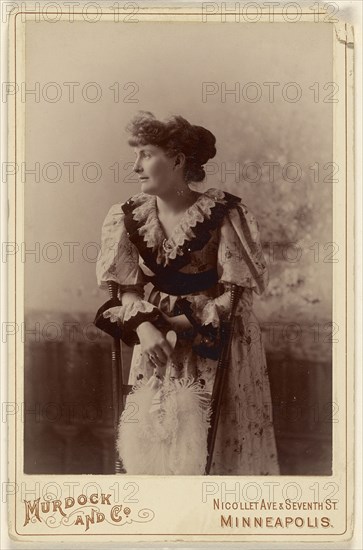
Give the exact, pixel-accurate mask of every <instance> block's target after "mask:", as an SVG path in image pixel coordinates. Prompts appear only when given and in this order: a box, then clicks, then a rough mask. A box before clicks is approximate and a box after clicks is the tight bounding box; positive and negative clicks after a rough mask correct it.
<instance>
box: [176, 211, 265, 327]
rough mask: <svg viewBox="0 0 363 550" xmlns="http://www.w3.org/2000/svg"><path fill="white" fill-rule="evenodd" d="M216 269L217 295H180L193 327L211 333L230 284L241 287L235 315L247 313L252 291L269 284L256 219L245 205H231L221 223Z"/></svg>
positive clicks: (225, 308)
mask: <svg viewBox="0 0 363 550" xmlns="http://www.w3.org/2000/svg"><path fill="white" fill-rule="evenodd" d="M217 270H218V279H219V282H220V283H221V284H222V285H223V289H224V293H222V294H221V295H220V296H218V297H217V298H209V297H208V296H205V295H190V296H187V297H185V298H184V299H183V307H182V309H183V312H184V313H185V315H187V317H188V318H189V321H190V322H191V323H192V324H193V325H194V327H198V326H199V328H200V330H201V332H203V330H202V329H203V328H205V329H207V328H209V333H210V330H211V329H212V328H217V327H219V325H220V321H221V319H223V318H225V317H226V316H227V315H228V313H229V311H230V297H231V293H230V289H231V285H233V284H236V285H238V286H241V287H242V288H243V292H242V294H241V298H240V301H239V304H238V307H237V311H236V315H243V314H244V313H246V314H248V315H249V312H250V310H251V308H252V301H253V297H252V292H255V293H257V294H262V293H263V292H264V290H265V288H266V286H267V284H268V271H267V267H266V262H265V259H264V256H263V252H262V246H261V242H260V235H259V227H258V223H257V220H256V218H255V217H254V215H253V214H252V213H251V212H250V211H249V210H248V209H247V208H246V207H245V206H244V205H241V204H240V205H238V206H237V207H235V208H233V209H231V210H230V211H229V213H228V214H227V215H226V216H225V217H224V219H223V222H222V224H221V226H220V239H219V246H218V261H217ZM205 333H206V334H207V333H208V331H206V332H205Z"/></svg>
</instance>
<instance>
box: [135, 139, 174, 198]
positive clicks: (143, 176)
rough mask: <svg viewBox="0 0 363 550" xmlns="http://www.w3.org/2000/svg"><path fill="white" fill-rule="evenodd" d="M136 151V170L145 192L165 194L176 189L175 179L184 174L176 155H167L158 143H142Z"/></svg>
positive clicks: (142, 189)
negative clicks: (176, 162)
mask: <svg viewBox="0 0 363 550" xmlns="http://www.w3.org/2000/svg"><path fill="white" fill-rule="evenodd" d="M134 152H135V155H136V159H135V164H134V171H135V172H136V173H137V174H138V176H139V180H140V183H141V191H142V192H143V193H147V194H149V195H160V196H163V195H165V194H168V193H169V192H170V191H172V190H173V189H175V180H176V178H178V177H181V175H182V172H180V168H178V166H179V165H178V164H177V165H176V164H175V157H172V158H170V157H167V156H166V154H165V152H164V150H163V149H161V148H160V147H157V146H156V145H140V146H138V147H135V148H134ZM181 170H182V168H181Z"/></svg>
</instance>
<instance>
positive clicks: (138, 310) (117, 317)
mask: <svg viewBox="0 0 363 550" xmlns="http://www.w3.org/2000/svg"><path fill="white" fill-rule="evenodd" d="M103 316H104V317H105V318H106V319H108V318H109V319H110V321H111V323H117V324H118V325H119V326H121V327H122V328H123V329H124V330H125V331H127V332H129V331H132V330H136V329H137V327H138V326H139V325H141V323H143V322H144V321H150V322H151V323H152V322H153V321H156V320H157V319H158V318H159V317H160V311H159V310H158V308H157V307H156V306H154V305H153V304H150V302H146V301H145V300H138V301H136V302H133V303H131V304H126V305H124V306H116V307H111V308H110V309H107V310H106V311H104V312H103Z"/></svg>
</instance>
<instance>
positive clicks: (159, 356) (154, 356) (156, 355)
mask: <svg viewBox="0 0 363 550" xmlns="http://www.w3.org/2000/svg"><path fill="white" fill-rule="evenodd" d="M147 356H148V360H149V362H150V363H151V365H153V366H154V367H155V366H156V367H163V366H164V365H165V364H166V359H165V355H164V353H162V350H159V349H155V348H154V349H153V350H151V351H149V352H148V354H147Z"/></svg>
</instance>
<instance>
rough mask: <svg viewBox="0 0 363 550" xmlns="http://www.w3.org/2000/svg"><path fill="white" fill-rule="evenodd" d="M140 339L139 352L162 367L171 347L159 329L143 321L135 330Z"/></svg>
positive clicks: (155, 364)
mask: <svg viewBox="0 0 363 550" xmlns="http://www.w3.org/2000/svg"><path fill="white" fill-rule="evenodd" d="M136 332H137V335H138V337H139V340H140V345H141V352H142V353H143V354H145V355H146V356H147V358H148V360H149V361H150V362H151V363H152V364H153V365H154V366H156V367H164V366H165V365H166V363H167V361H168V358H169V357H170V355H171V354H172V351H173V349H172V347H171V345H170V344H169V342H168V341H167V339H166V338H165V336H164V335H163V333H162V332H160V330H158V329H157V328H156V327H154V325H153V324H152V323H150V322H149V321H145V322H144V323H141V325H139V327H138V328H137V330H136Z"/></svg>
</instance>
